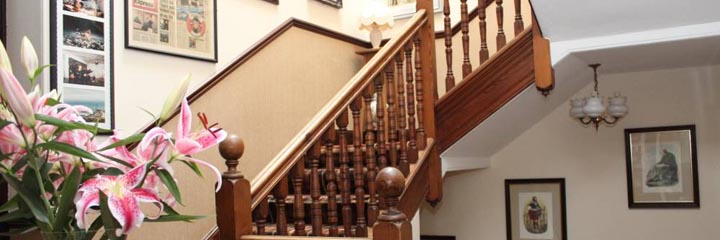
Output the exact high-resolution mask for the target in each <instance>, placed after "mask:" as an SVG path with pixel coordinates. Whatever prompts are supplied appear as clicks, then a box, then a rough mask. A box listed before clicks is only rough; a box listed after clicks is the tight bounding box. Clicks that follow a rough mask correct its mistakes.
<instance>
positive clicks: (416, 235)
mask: <svg viewBox="0 0 720 240" xmlns="http://www.w3.org/2000/svg"><path fill="white" fill-rule="evenodd" d="M410 226H412V239H415V240H420V208H418V210H417V212H415V217H413V219H412V220H410Z"/></svg>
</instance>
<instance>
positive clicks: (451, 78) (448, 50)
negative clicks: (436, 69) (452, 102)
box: [405, 0, 455, 92]
mask: <svg viewBox="0 0 720 240" xmlns="http://www.w3.org/2000/svg"><path fill="white" fill-rule="evenodd" d="M444 4H445V5H443V15H445V18H444V21H445V62H446V63H447V75H446V76H445V92H448V91H450V89H452V88H453V87H455V74H453V70H452V27H451V26H450V1H449V0H445V1H444ZM405 59H408V62H409V59H410V58H409V57H405ZM409 65H410V64H408V66H409Z"/></svg>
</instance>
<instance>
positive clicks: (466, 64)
mask: <svg viewBox="0 0 720 240" xmlns="http://www.w3.org/2000/svg"><path fill="white" fill-rule="evenodd" d="M468 24H470V20H469V19H468V6H467V0H460V27H461V28H460V29H461V32H462V45H463V65H462V71H463V72H462V73H463V78H465V77H466V76H467V75H469V74H470V72H472V65H471V64H470V35H469V32H470V29H469V28H468ZM401 170H402V169H401Z"/></svg>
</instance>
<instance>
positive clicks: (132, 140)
mask: <svg viewBox="0 0 720 240" xmlns="http://www.w3.org/2000/svg"><path fill="white" fill-rule="evenodd" d="M143 137H145V134H144V133H138V134H135V135H132V136H129V137H126V138H125V139H123V140H120V141H118V142H116V143H113V144H110V145H108V146H106V147H104V148H102V149H100V150H99V151H100V152H102V151H105V150H108V149H113V148H116V147H120V146H125V145H128V144H131V143H136V142H139V141H140V140H142V139H143Z"/></svg>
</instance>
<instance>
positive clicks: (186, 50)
mask: <svg viewBox="0 0 720 240" xmlns="http://www.w3.org/2000/svg"><path fill="white" fill-rule="evenodd" d="M216 12H217V11H216V4H215V0H176V1H160V0H125V47H126V48H132V49H138V50H145V51H150V52H156V53H163V54H169V55H174V56H180V57H186V58H191V59H197V60H203V61H209V62H217V24H216V23H217V17H216Z"/></svg>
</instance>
